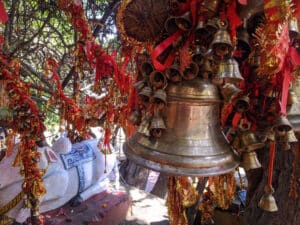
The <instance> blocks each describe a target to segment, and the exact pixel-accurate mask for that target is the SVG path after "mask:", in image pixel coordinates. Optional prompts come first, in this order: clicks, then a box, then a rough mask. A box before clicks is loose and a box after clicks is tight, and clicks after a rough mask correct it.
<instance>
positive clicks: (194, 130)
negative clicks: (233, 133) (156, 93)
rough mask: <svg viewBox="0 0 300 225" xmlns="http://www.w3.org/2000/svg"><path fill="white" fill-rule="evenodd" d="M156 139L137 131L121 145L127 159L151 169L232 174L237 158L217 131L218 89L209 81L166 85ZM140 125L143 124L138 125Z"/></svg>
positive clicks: (206, 173)
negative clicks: (160, 129)
mask: <svg viewBox="0 0 300 225" xmlns="http://www.w3.org/2000/svg"><path fill="white" fill-rule="evenodd" d="M166 91H167V96H168V98H167V104H168V107H166V110H164V111H163V115H162V118H165V126H166V129H165V130H164V131H163V132H162V135H161V137H160V138H158V139H154V140H153V139H151V138H149V137H147V136H145V135H143V134H141V133H139V132H137V133H135V134H134V135H133V136H131V137H130V138H129V139H128V141H127V142H126V143H125V144H124V145H123V148H124V152H125V154H126V155H127V157H128V158H130V159H132V160H133V161H134V162H135V163H137V164H140V165H142V166H144V167H147V168H149V169H152V170H156V171H160V172H164V173H168V174H173V175H185V176H211V175H218V174H225V173H228V172H229V171H233V170H234V169H235V168H236V167H237V166H238V162H237V156H236V155H235V154H234V153H233V151H232V149H231V147H230V145H229V143H228V142H227V140H226V138H225V136H224V134H223V133H222V131H221V127H220V121H219V108H220V98H219V96H218V89H217V87H216V86H215V85H213V84H212V83H210V82H209V80H202V79H199V78H197V79H194V80H188V81H182V82H181V83H180V85H174V84H172V83H170V84H169V85H168V87H167V88H166ZM142 123H143V122H142Z"/></svg>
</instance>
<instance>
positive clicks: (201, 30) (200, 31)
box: [195, 20, 207, 39]
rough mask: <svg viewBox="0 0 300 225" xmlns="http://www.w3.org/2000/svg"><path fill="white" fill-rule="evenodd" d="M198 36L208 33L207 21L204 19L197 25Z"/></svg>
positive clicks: (201, 36)
mask: <svg viewBox="0 0 300 225" xmlns="http://www.w3.org/2000/svg"><path fill="white" fill-rule="evenodd" d="M195 33H196V37H198V39H199V38H200V39H201V38H203V37H205V36H206V35H207V30H206V29H205V22H204V20H199V21H198V23H197V26H196V30H195Z"/></svg>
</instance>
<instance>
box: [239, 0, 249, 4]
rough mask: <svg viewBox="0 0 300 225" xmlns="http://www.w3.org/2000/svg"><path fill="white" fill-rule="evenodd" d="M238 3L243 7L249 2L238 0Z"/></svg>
mask: <svg viewBox="0 0 300 225" xmlns="http://www.w3.org/2000/svg"><path fill="white" fill-rule="evenodd" d="M238 2H239V3H240V4H241V5H247V4H248V1H247V0H238Z"/></svg>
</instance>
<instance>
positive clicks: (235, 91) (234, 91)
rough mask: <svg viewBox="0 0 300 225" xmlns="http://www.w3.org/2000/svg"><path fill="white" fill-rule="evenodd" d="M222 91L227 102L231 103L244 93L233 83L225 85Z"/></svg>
mask: <svg viewBox="0 0 300 225" xmlns="http://www.w3.org/2000/svg"><path fill="white" fill-rule="evenodd" d="M220 89H221V95H222V97H223V99H224V101H225V102H231V101H232V100H233V99H235V98H236V97H237V96H239V94H240V93H241V92H242V90H241V89H240V88H238V87H236V86H235V85H234V84H231V83H226V84H224V85H223V86H222V87H221V88H220Z"/></svg>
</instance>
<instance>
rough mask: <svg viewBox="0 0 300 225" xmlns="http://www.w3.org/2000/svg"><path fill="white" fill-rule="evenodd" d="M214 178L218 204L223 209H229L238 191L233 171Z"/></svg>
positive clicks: (215, 196)
mask: <svg viewBox="0 0 300 225" xmlns="http://www.w3.org/2000/svg"><path fill="white" fill-rule="evenodd" d="M212 180H213V194H214V199H215V201H216V204H217V205H218V206H219V207H220V208H222V209H228V208H229V206H230V204H231V201H232V199H233V198H234V195H235V191H236V184H235V179H234V175H233V173H228V174H225V175H220V176H215V177H213V178H212Z"/></svg>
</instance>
